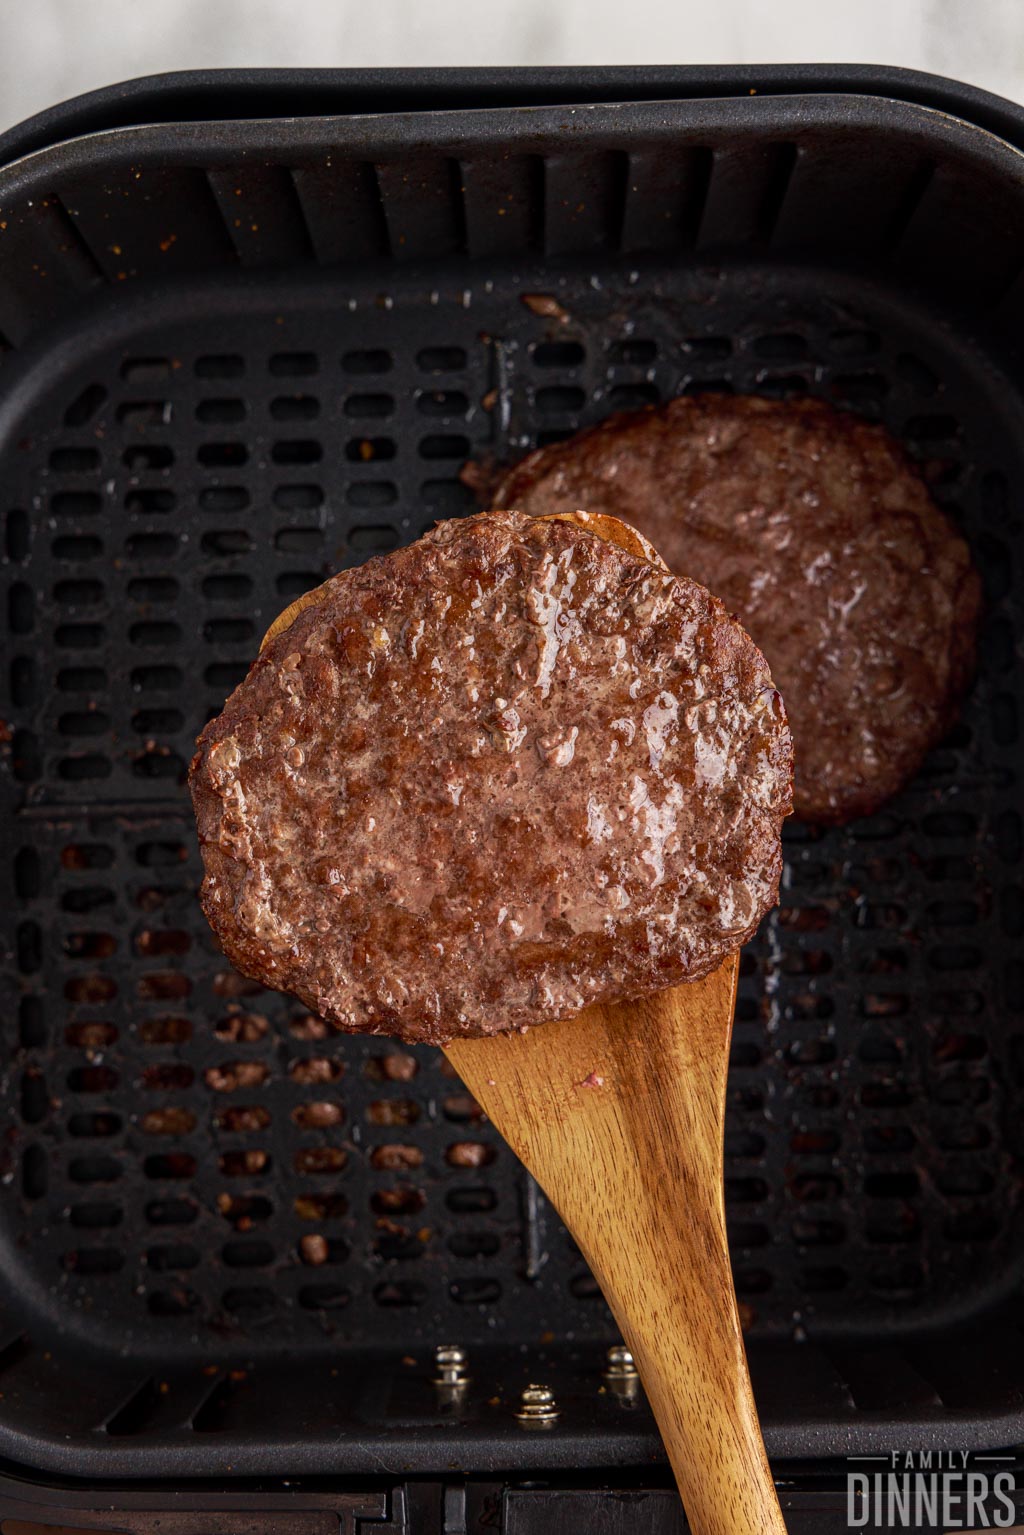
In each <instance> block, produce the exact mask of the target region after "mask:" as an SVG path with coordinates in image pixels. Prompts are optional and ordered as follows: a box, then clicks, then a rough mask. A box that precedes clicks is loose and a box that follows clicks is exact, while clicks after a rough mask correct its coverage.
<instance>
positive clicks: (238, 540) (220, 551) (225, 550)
mask: <svg viewBox="0 0 1024 1535" xmlns="http://www.w3.org/2000/svg"><path fill="white" fill-rule="evenodd" d="M200 547H201V549H202V551H203V553H204V554H212V555H217V556H222V557H227V556H230V555H237V554H249V553H250V552H251V551H252V549H253V547H254V545H253V540H252V534H251V533H246V532H245V530H244V529H243V528H220V529H216V530H214V531H212V532H209V533H204V534H203V537H202V540H201V543H200Z"/></svg>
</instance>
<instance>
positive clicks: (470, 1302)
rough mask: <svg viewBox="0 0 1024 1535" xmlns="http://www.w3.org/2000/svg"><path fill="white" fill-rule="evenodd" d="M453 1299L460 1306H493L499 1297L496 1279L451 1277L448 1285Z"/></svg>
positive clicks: (499, 1292) (498, 1285) (499, 1286)
mask: <svg viewBox="0 0 1024 1535" xmlns="http://www.w3.org/2000/svg"><path fill="white" fill-rule="evenodd" d="M448 1292H449V1294H450V1295H451V1298H452V1300H453V1301H455V1302H456V1303H457V1304H458V1305H460V1306H493V1305H494V1304H495V1303H496V1302H497V1301H499V1300H500V1299H501V1285H500V1283H499V1282H498V1280H497V1279H485V1278H482V1277H480V1278H471V1279H453V1280H452V1282H451V1284H450V1285H449V1287H448Z"/></svg>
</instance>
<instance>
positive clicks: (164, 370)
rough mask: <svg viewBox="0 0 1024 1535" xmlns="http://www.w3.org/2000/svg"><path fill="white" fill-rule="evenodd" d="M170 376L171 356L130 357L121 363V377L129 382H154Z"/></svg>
mask: <svg viewBox="0 0 1024 1535" xmlns="http://www.w3.org/2000/svg"><path fill="white" fill-rule="evenodd" d="M170 376H171V360H170V358H169V357H128V358H126V359H125V361H124V362H123V363H122V364H121V377H122V378H123V379H124V381H125V383H128V384H154V383H157V382H158V381H159V380H162V379H165V378H170Z"/></svg>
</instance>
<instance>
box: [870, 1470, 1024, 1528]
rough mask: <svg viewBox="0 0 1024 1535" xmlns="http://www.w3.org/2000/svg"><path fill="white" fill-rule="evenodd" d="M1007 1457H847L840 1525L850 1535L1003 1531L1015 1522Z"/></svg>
mask: <svg viewBox="0 0 1024 1535" xmlns="http://www.w3.org/2000/svg"><path fill="white" fill-rule="evenodd" d="M1014 1458H1015V1457H1014V1456H1012V1455H972V1454H971V1452H970V1451H969V1450H893V1451H891V1452H890V1454H888V1455H851V1456H849V1457H848V1462H849V1464H850V1465H851V1467H854V1469H851V1470H849V1471H848V1472H847V1476H846V1523H847V1527H848V1528H849V1529H851V1530H940V1529H941V1530H943V1531H949V1530H965V1531H972V1532H975V1531H979V1530H1005V1529H1009V1528H1010V1527H1011V1526H1012V1525H1013V1524H1014V1522H1015V1519H1016V1513H1015V1505H1014V1497H1013V1494H1014V1492H1015V1490H1016V1482H1015V1479H1014V1473H1013V1471H1012V1470H1010V1469H1009V1467H1010V1466H1012V1464H1013V1461H1014Z"/></svg>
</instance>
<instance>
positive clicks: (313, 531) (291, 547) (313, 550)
mask: <svg viewBox="0 0 1024 1535" xmlns="http://www.w3.org/2000/svg"><path fill="white" fill-rule="evenodd" d="M323 542H324V532H323V529H322V528H280V529H279V530H278V531H277V532H276V533H275V534H274V548H275V549H277V550H279V552H280V553H282V554H318V553H319V552H320V550H321V549H322V548H323Z"/></svg>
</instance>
